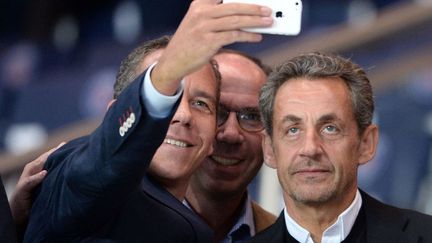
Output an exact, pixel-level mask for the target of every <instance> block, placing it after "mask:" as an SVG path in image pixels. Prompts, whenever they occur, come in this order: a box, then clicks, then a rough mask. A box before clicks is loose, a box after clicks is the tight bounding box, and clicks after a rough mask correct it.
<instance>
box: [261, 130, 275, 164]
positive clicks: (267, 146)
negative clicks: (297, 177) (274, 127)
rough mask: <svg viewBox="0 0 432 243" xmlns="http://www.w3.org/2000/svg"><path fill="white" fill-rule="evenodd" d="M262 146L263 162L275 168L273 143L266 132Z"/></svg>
mask: <svg viewBox="0 0 432 243" xmlns="http://www.w3.org/2000/svg"><path fill="white" fill-rule="evenodd" d="M262 148H263V154H264V163H265V164H266V165H267V166H268V167H270V168H273V169H276V168H277V163H276V159H275V155H274V151H273V143H272V140H271V138H270V136H269V135H268V134H267V133H266V134H265V137H264V139H263V140H262Z"/></svg>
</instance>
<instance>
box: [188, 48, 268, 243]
mask: <svg viewBox="0 0 432 243" xmlns="http://www.w3.org/2000/svg"><path fill="white" fill-rule="evenodd" d="M214 59H215V60H216V61H217V62H218V65H219V71H220V73H221V76H222V82H221V95H220V101H219V102H220V106H219V110H218V115H217V125H218V127H217V131H216V137H215V140H214V142H213V147H214V151H213V153H212V154H211V155H210V156H208V157H207V158H206V159H205V160H204V162H203V163H202V165H201V166H200V168H199V169H198V170H197V171H196V172H195V173H194V175H193V176H192V178H191V180H190V182H189V187H188V191H187V193H186V200H187V201H186V203H187V204H188V206H189V207H190V208H191V209H193V210H194V211H195V212H196V213H197V214H199V215H200V216H201V217H202V218H203V219H204V220H205V221H206V222H207V223H208V224H209V226H210V227H211V228H212V229H213V230H214V232H215V242H241V241H243V240H246V239H248V238H250V237H251V236H253V235H254V234H255V233H256V232H259V231H261V230H263V229H264V228H267V227H268V226H270V225H271V224H272V223H274V221H275V216H274V215H272V214H270V213H269V212H267V211H265V210H264V209H262V208H261V207H260V206H259V205H258V204H256V203H255V202H253V201H252V200H251V198H250V197H249V195H248V192H247V186H248V185H249V183H250V182H251V181H252V179H253V178H254V177H255V176H256V174H257V173H258V171H259V169H260V168H261V165H262V163H263V154H262V149H261V140H262V136H263V124H262V122H261V118H260V113H259V111H258V93H259V90H260V88H261V86H262V85H263V84H264V82H265V81H266V78H267V74H268V73H269V71H270V70H269V68H268V67H266V66H264V65H263V64H262V63H261V62H260V61H259V60H258V59H256V58H253V57H250V56H248V55H246V54H244V53H241V52H236V51H231V50H221V51H220V52H219V53H218V54H217V55H216V56H215V58H214Z"/></svg>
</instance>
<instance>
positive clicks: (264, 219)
mask: <svg viewBox="0 0 432 243" xmlns="http://www.w3.org/2000/svg"><path fill="white" fill-rule="evenodd" d="M252 211H253V216H254V222H255V228H256V231H257V232H259V231H262V230H264V229H265V228H267V227H269V226H270V225H272V224H274V222H275V221H276V216H275V215H273V214H272V213H270V212H269V211H267V210H265V209H264V208H262V207H261V206H260V205H259V204H258V203H256V202H255V201H252Z"/></svg>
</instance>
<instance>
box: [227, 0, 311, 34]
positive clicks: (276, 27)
mask: <svg viewBox="0 0 432 243" xmlns="http://www.w3.org/2000/svg"><path fill="white" fill-rule="evenodd" d="M223 3H249V4H257V5H262V6H267V7H269V8H271V9H272V17H273V25H272V26H270V27H266V28H245V29H243V30H245V31H250V32H256V33H263V34H277V35H298V34H299V33H300V30H301V19H302V18H301V17H302V8H303V5H302V2H301V0H224V1H223Z"/></svg>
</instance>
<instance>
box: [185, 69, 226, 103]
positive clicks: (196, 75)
mask: <svg viewBox="0 0 432 243" xmlns="http://www.w3.org/2000/svg"><path fill="white" fill-rule="evenodd" d="M184 92H185V94H186V93H188V94H190V95H193V96H197V95H198V96H205V97H207V98H210V99H211V100H213V101H214V102H216V101H217V97H218V84H217V80H216V77H215V74H214V71H213V68H212V67H211V64H206V65H204V66H203V67H202V68H200V69H198V70H197V71H195V72H193V73H191V74H189V75H187V76H186V77H185V79H184Z"/></svg>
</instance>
